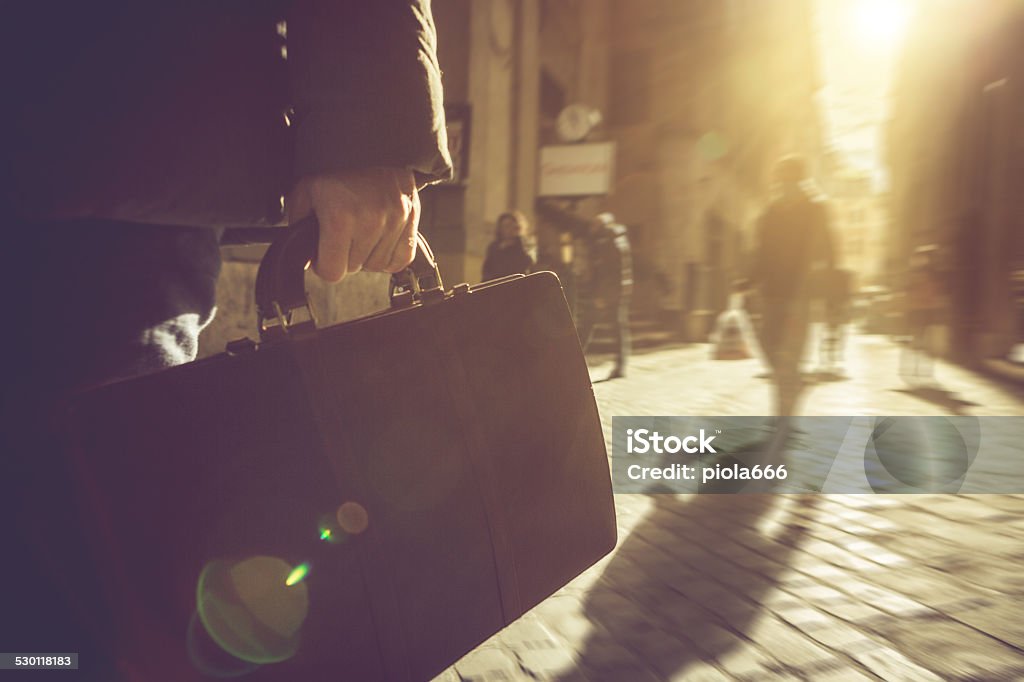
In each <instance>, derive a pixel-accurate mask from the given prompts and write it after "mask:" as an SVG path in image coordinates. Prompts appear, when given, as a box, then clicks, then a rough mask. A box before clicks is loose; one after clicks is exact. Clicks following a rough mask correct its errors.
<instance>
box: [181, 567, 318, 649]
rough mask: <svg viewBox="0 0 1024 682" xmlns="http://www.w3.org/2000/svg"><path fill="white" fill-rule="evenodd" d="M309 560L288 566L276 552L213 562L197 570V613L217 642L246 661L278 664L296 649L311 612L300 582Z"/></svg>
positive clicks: (304, 589)
mask: <svg viewBox="0 0 1024 682" xmlns="http://www.w3.org/2000/svg"><path fill="white" fill-rule="evenodd" d="M308 572H309V564H307V563H303V564H299V565H298V566H296V567H294V568H293V567H292V566H291V565H289V564H288V563H287V562H286V561H284V560H282V559H279V558H277V557H269V556H256V557H251V558H249V559H245V560H244V561H238V562H228V561H212V562H210V563H208V564H207V565H206V566H205V567H204V568H203V570H202V572H201V573H200V575H199V584H198V586H197V588H196V612H197V613H198V614H199V620H200V621H201V622H202V625H203V628H205V630H206V632H207V633H208V634H209V635H210V638H211V639H213V641H214V642H216V643H217V645H218V646H219V647H220V648H221V649H223V650H224V651H226V652H227V653H229V654H231V655H232V656H234V657H235V658H238V659H241V660H242V661H246V662H248V663H259V664H263V663H278V662H280V661H285V660H288V659H289V658H291V657H292V656H294V655H295V653H296V652H297V651H298V649H299V641H300V635H301V630H302V624H303V623H304V622H305V620H306V616H307V615H308V614H309V591H308V588H307V587H306V585H305V584H304V583H302V582H301V580H302V578H304V577H305V575H306V573H308Z"/></svg>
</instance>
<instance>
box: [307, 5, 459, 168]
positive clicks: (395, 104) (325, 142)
mask: <svg viewBox="0 0 1024 682" xmlns="http://www.w3.org/2000/svg"><path fill="white" fill-rule="evenodd" d="M288 63H289V69H290V81H291V90H292V92H291V96H292V103H293V108H294V115H293V119H294V121H293V123H294V125H295V135H296V140H295V159H294V175H295V177H296V178H299V177H303V176H306V175H312V174H318V173H325V172H332V171H339V170H347V169H353V168H366V167H372V166H397V167H401V168H408V169H410V170H412V171H414V172H415V174H416V178H417V181H418V183H419V184H421V185H423V184H427V183H431V182H438V181H441V180H445V179H448V178H450V177H451V158H450V157H449V154H448V144H447V136H446V134H445V120H444V101H443V95H442V88H441V70H440V67H439V66H438V62H437V34H436V31H435V28H434V20H433V16H432V15H431V11H430V0H372V1H367V0H296V1H295V2H294V3H293V4H292V7H291V11H290V15H289V18H288Z"/></svg>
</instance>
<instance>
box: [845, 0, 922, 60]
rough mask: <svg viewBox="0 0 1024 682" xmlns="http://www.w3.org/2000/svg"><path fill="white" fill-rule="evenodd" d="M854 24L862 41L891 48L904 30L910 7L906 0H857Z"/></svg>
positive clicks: (901, 36)
mask: <svg viewBox="0 0 1024 682" xmlns="http://www.w3.org/2000/svg"><path fill="white" fill-rule="evenodd" d="M854 11H855V21H854V25H855V26H856V28H857V33H858V36H859V37H860V39H861V40H862V41H864V42H865V43H868V44H870V45H872V46H874V47H879V48H882V49H892V48H893V47H895V45H896V43H898V42H899V41H900V40H901V39H902V38H903V34H904V33H905V32H906V29H907V24H908V23H909V22H910V15H911V7H910V3H909V2H908V0H858V2H857V3H856V7H855V10H854Z"/></svg>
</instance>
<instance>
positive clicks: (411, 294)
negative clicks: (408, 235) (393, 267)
mask: <svg viewBox="0 0 1024 682" xmlns="http://www.w3.org/2000/svg"><path fill="white" fill-rule="evenodd" d="M416 247H417V248H416V257H415V258H414V259H413V261H412V263H410V264H409V267H407V268H406V269H405V270H402V271H401V272H396V273H395V274H393V275H391V296H390V301H391V307H392V308H405V307H408V306H410V305H412V304H413V303H417V302H420V303H434V302H437V301H443V300H444V281H443V280H442V279H441V269H440V268H439V267H438V265H437V259H436V258H434V252H433V251H432V250H431V248H430V245H429V244H428V243H427V240H426V239H425V238H424V237H423V235H422V234H417V235H416Z"/></svg>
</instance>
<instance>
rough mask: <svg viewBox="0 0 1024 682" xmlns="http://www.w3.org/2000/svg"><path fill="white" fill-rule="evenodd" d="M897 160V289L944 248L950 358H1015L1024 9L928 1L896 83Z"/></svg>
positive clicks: (1021, 238) (892, 155)
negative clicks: (910, 271)
mask: <svg viewBox="0 0 1024 682" xmlns="http://www.w3.org/2000/svg"><path fill="white" fill-rule="evenodd" d="M888 157H889V158H888V161H889V166H890V169H891V175H892V188H891V196H890V207H891V212H892V226H893V231H892V238H891V239H890V243H889V252H888V262H887V267H886V270H887V276H888V279H889V280H890V282H891V283H892V286H893V287H894V288H895V289H897V290H899V289H900V288H901V287H902V286H903V282H904V278H905V274H906V266H907V264H908V262H909V258H910V254H911V253H912V252H913V251H914V249H915V248H917V247H919V246H924V245H932V244H933V245H936V246H938V247H940V249H941V252H942V254H943V256H944V258H943V260H944V269H945V274H946V281H947V283H948V287H947V289H948V304H947V309H946V314H945V319H944V320H943V322H944V324H943V327H944V328H945V330H946V334H945V338H946V340H947V343H946V344H945V346H946V347H945V349H944V350H945V351H947V352H948V353H949V354H950V355H951V356H953V357H954V358H956V359H958V360H962V361H967V362H981V361H984V360H986V359H988V358H993V357H1003V356H1006V355H1007V354H1009V353H1010V351H1011V350H1012V349H1013V347H1014V346H1015V345H1017V344H1019V343H1020V342H1021V341H1022V339H1024V329H1022V325H1021V305H1020V302H1019V299H1020V298H1021V293H1022V292H1021V291H1020V274H1021V272H1022V271H1024V193H1022V192H1021V191H1020V188H1021V187H1022V186H1024V182H1022V181H1024V6H1022V5H1021V4H1020V3H1019V2H1013V1H1012V0H987V1H986V2H979V3H973V4H972V5H971V6H970V11H965V8H964V6H963V4H962V3H956V2H951V1H949V0H937V1H936V2H934V3H929V4H928V5H927V12H923V13H922V14H921V16H920V17H919V18H918V21H917V22H916V24H915V25H914V27H913V28H912V29H911V33H910V36H909V40H908V43H907V46H906V49H905V54H904V57H903V61H902V64H901V67H900V70H899V72H898V75H897V80H896V84H895V88H894V101H893V116H892V121H891V123H890V126H889V129H888Z"/></svg>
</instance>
